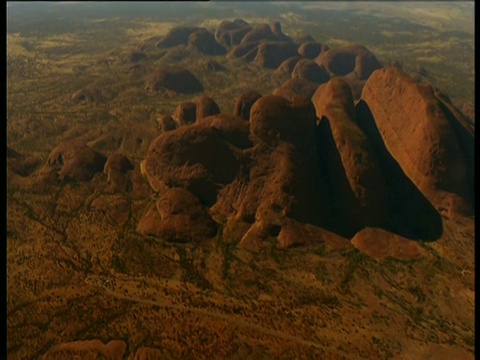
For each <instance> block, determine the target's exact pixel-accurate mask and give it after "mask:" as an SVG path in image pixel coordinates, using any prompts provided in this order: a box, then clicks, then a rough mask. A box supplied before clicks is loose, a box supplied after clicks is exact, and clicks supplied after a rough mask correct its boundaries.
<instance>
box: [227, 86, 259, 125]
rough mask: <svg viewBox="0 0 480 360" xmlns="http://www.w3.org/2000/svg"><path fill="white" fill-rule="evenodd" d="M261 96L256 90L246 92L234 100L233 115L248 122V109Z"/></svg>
mask: <svg viewBox="0 0 480 360" xmlns="http://www.w3.org/2000/svg"><path fill="white" fill-rule="evenodd" d="M261 97H262V94H260V93H259V92H258V91H256V90H247V91H245V92H244V93H243V94H242V95H240V96H239V97H238V98H237V100H235V106H234V110H233V114H234V115H235V116H239V117H241V118H242V119H245V120H248V119H249V118H250V109H251V108H252V106H253V104H255V101H257V100H258V99H260V98H261Z"/></svg>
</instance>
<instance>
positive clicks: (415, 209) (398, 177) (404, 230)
mask: <svg viewBox="0 0 480 360" xmlns="http://www.w3.org/2000/svg"><path fill="white" fill-rule="evenodd" d="M355 112H356V119H357V123H358V125H359V126H360V128H361V129H362V130H363V131H364V133H365V134H366V135H367V137H368V139H369V140H370V142H371V144H372V146H373V148H374V150H375V152H376V153H377V156H378V159H379V160H380V166H381V168H382V171H383V173H384V175H385V180H386V185H387V193H388V205H389V211H390V218H389V220H388V223H387V226H386V227H385V228H386V230H388V231H391V232H394V233H396V234H398V235H401V236H404V237H406V238H409V239H413V240H423V241H434V240H437V239H439V238H440V236H441V235H442V233H443V223H442V218H441V216H440V214H439V213H438V211H437V210H436V209H435V208H434V207H433V205H432V204H431V203H430V202H429V201H428V199H427V198H426V197H425V196H424V195H423V194H422V193H421V192H420V190H418V188H417V187H416V186H415V184H414V183H413V182H412V181H411V180H410V178H408V176H407V175H405V173H404V171H403V170H402V168H401V167H400V165H399V164H398V162H397V161H396V160H395V159H394V157H393V156H392V155H391V154H390V152H389V151H388V149H387V148H386V146H385V143H384V141H383V139H382V136H381V134H380V131H379V130H378V128H377V125H376V123H375V119H374V118H373V115H372V113H371V111H370V108H369V107H368V105H367V103H366V102H365V101H363V100H360V102H359V103H358V104H357V105H356V107H355Z"/></svg>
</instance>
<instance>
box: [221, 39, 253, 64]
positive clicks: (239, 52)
mask: <svg viewBox="0 0 480 360" xmlns="http://www.w3.org/2000/svg"><path fill="white" fill-rule="evenodd" d="M258 45H259V43H258V42H254V43H251V42H249V43H245V44H239V45H237V46H235V47H234V48H232V50H230V52H229V53H228V55H227V59H235V58H241V59H244V60H245V61H253V59H255V56H257V52H258Z"/></svg>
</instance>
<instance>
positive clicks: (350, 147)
mask: <svg viewBox="0 0 480 360" xmlns="http://www.w3.org/2000/svg"><path fill="white" fill-rule="evenodd" d="M312 101H313V103H314V105H315V108H316V113H317V118H318V119H320V124H319V144H318V146H319V151H320V157H321V161H322V162H323V164H324V169H326V176H327V178H328V183H329V189H330V199H331V201H332V204H333V207H334V214H335V215H336V218H338V219H341V223H340V224H338V226H339V228H338V232H339V233H340V234H344V235H345V236H348V237H351V236H353V235H354V234H355V233H356V232H357V231H359V230H360V229H362V228H363V227H364V226H385V225H386V224H387V219H388V202H387V191H386V183H385V178H384V175H383V173H382V171H381V168H380V164H379V161H378V159H377V156H376V154H375V152H374V149H373V147H372V145H371V144H370V142H369V140H368V139H367V136H366V135H365V134H364V132H363V131H362V130H361V129H360V128H359V126H358V125H357V124H356V122H355V110H354V104H353V96H352V93H351V90H350V87H349V86H348V84H347V83H346V82H345V81H344V80H342V79H341V78H335V79H332V80H330V81H329V82H328V83H326V84H324V85H322V86H320V87H319V88H318V90H317V91H316V92H315V94H314V95H313V97H312Z"/></svg>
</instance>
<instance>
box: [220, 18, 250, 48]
mask: <svg viewBox="0 0 480 360" xmlns="http://www.w3.org/2000/svg"><path fill="white" fill-rule="evenodd" d="M250 30H252V27H251V26H250V24H248V23H247V22H246V21H244V20H242V19H235V20H234V21H228V20H224V21H222V22H221V23H220V25H218V27H217V29H216V30H215V40H217V42H218V43H219V44H221V45H223V46H226V47H230V46H233V45H238V44H240V42H241V41H242V39H243V37H244V36H245V34H247V33H248V32H249V31H250Z"/></svg>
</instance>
